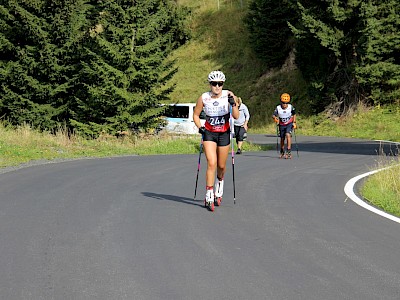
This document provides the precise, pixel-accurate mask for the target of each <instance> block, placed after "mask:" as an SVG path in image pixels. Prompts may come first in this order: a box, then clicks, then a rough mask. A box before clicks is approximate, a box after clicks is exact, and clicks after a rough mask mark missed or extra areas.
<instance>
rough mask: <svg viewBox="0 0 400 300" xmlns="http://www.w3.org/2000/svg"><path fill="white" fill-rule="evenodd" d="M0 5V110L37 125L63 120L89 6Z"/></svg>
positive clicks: (78, 1)
mask: <svg viewBox="0 0 400 300" xmlns="http://www.w3.org/2000/svg"><path fill="white" fill-rule="evenodd" d="M0 8H1V9H0V22H1V25H2V28H5V30H3V31H2V32H1V33H0V39H1V41H2V42H1V46H0V47H1V48H0V53H1V54H2V60H1V61H0V76H1V77H0V80H1V82H2V86H1V89H0V99H1V100H0V112H1V114H2V115H4V116H5V118H6V119H7V120H8V121H9V122H11V123H12V124H22V123H24V122H27V123H29V124H30V125H33V126H34V127H37V128H40V129H55V128H57V127H58V126H60V125H62V124H66V123H67V117H68V105H69V98H70V89H71V87H73V86H74V76H75V74H76V69H77V67H78V65H79V61H80V59H79V57H78V56H79V43H80V41H79V40H80V39H81V38H82V36H83V35H82V32H84V30H86V27H87V25H86V19H85V14H86V10H87V9H88V7H87V6H86V5H85V3H84V1H83V0H70V1H68V0H65V1H63V0H51V1H44V0H36V1H26V2H21V1H8V2H7V3H6V4H5V5H4V6H1V7H0Z"/></svg>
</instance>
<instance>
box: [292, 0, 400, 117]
mask: <svg viewBox="0 0 400 300" xmlns="http://www.w3.org/2000/svg"><path fill="white" fill-rule="evenodd" d="M298 7H299V15H300V18H299V23H298V24H297V26H293V25H291V28H292V31H293V33H294V34H295V35H296V37H297V38H298V39H299V43H298V47H297V48H298V50H299V51H298V52H299V53H298V57H297V62H298V64H299V66H300V67H301V66H303V67H306V69H305V68H303V69H302V70H303V71H305V72H306V73H307V72H308V74H306V77H308V78H311V79H312V80H311V85H312V86H313V87H314V88H315V89H314V90H318V91H319V99H320V100H319V101H318V103H317V104H318V105H319V106H320V107H322V108H324V107H325V106H326V105H327V104H329V103H330V102H331V101H339V102H341V103H343V106H342V107H343V108H344V109H345V108H346V107H348V106H349V105H351V104H352V103H355V102H357V101H359V100H363V101H364V100H367V101H368V100H371V99H373V100H374V101H378V102H379V101H385V100H384V99H389V98H390V99H392V100H394V99H395V98H396V95H397V97H398V94H399V85H398V84H399V63H398V62H399V61H398V60H396V58H395V57H398V52H399V38H398V36H397V35H398V32H399V21H398V17H397V15H398V13H399V2H398V1H395V0H393V1H392V0H385V1H378V0H365V1H362V0H342V1H341V0H327V1H324V2H320V1H299V2H298ZM311 45H312V46H313V47H317V48H314V49H313V50H311V51H310V46H311ZM301 60H303V61H301ZM321 61H322V62H324V63H325V68H322V70H323V76H320V75H321V74H318V73H321V72H320V70H321V69H320V68H319V66H321V64H320V62H321ZM321 104H322V105H321Z"/></svg>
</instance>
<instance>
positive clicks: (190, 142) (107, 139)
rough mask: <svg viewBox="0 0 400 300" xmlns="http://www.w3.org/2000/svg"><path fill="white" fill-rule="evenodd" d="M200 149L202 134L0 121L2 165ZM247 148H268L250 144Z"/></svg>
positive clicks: (0, 158)
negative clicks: (90, 133)
mask: <svg viewBox="0 0 400 300" xmlns="http://www.w3.org/2000/svg"><path fill="white" fill-rule="evenodd" d="M235 149H236V148H235ZM199 150H200V135H170V134H160V135H130V136H126V137H124V138H117V137H115V136H111V135H103V136H100V137H99V138H98V139H96V140H86V139H84V138H81V137H79V136H77V135H71V134H70V135H69V134H68V133H67V132H66V130H63V129H59V130H58V131H57V132H56V134H50V133H46V132H39V131H36V130H34V129H32V128H30V126H29V125H24V126H19V127H17V128H11V127H4V126H3V125H2V124H1V123H0V168H3V167H7V166H16V165H19V164H23V163H27V162H29V161H32V160H54V159H63V158H64V159H66V158H79V157H110V156H119V155H155V154H194V153H198V151H199ZM244 150H245V151H260V150H265V149H264V148H263V147H261V146H258V145H253V144H250V143H247V142H246V143H245V144H244Z"/></svg>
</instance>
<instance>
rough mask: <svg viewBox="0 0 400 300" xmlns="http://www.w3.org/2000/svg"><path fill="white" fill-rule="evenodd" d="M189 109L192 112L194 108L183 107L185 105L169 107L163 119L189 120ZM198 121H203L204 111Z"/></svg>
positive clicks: (204, 117)
mask: <svg viewBox="0 0 400 300" xmlns="http://www.w3.org/2000/svg"><path fill="white" fill-rule="evenodd" d="M189 109H192V110H194V106H185V105H171V106H169V107H168V109H167V110H166V112H165V117H167V118H182V119H187V118H189V116H190V114H189ZM200 119H202V120H205V119H206V114H205V112H204V111H202V112H201V114H200Z"/></svg>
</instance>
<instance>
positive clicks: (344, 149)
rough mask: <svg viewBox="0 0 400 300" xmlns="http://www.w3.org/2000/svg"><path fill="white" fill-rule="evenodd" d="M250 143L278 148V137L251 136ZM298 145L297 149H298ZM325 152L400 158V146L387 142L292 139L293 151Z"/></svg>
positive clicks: (298, 137)
mask: <svg viewBox="0 0 400 300" xmlns="http://www.w3.org/2000/svg"><path fill="white" fill-rule="evenodd" d="M248 141H250V142H252V143H254V144H258V145H272V146H275V147H276V136H274V135H268V134H258V135H249V137H248ZM296 144H297V147H296ZM296 148H298V150H299V152H301V151H304V152H323V153H339V154H358V155H386V156H398V155H399V144H396V143H390V142H386V141H368V140H356V139H350V138H349V139H346V138H335V137H310V136H296V139H295V138H294V137H293V138H292V151H293V150H296Z"/></svg>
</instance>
